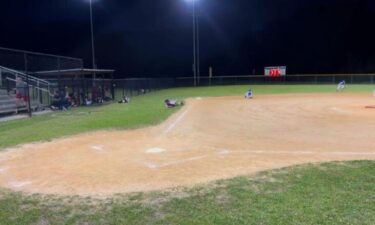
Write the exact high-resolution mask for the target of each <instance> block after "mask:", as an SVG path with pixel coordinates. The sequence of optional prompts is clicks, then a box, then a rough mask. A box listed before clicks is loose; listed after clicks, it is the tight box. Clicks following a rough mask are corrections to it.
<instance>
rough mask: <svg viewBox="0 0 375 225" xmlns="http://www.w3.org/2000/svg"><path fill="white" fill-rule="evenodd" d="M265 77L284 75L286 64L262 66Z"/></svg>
mask: <svg viewBox="0 0 375 225" xmlns="http://www.w3.org/2000/svg"><path fill="white" fill-rule="evenodd" d="M264 75H265V76H267V77H281V76H285V75H286V66H273V67H266V68H264Z"/></svg>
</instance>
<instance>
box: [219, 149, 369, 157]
mask: <svg viewBox="0 0 375 225" xmlns="http://www.w3.org/2000/svg"><path fill="white" fill-rule="evenodd" d="M231 153H247V154H266V155H267V154H282V155H317V154H318V155H344V156H345V155H353V156H354V155H370V156H375V152H314V151H265V150H238V151H231V150H227V149H222V150H219V152H218V154H220V155H228V154H231Z"/></svg>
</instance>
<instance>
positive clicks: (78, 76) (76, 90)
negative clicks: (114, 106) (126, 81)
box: [32, 68, 115, 105]
mask: <svg viewBox="0 0 375 225" xmlns="http://www.w3.org/2000/svg"><path fill="white" fill-rule="evenodd" d="M114 72H115V70H111V69H85V68H76V69H66V70H50V71H38V72H34V73H32V75H33V76H35V77H38V78H40V79H43V80H46V81H48V82H49V83H50V88H49V89H50V93H51V95H52V94H53V93H55V92H56V91H61V92H64V93H68V94H69V95H71V96H73V97H74V98H75V99H76V102H77V104H78V105H83V104H84V102H85V100H86V99H90V100H92V102H93V103H102V102H103V100H104V101H109V100H112V99H114V98H115V96H114V95H115V92H114V84H113V75H114Z"/></svg>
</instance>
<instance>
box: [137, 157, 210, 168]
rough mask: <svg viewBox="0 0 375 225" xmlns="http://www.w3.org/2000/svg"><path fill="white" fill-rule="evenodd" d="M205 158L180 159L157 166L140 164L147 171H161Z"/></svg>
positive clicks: (145, 163) (154, 164)
mask: <svg viewBox="0 0 375 225" xmlns="http://www.w3.org/2000/svg"><path fill="white" fill-rule="evenodd" d="M206 157H208V156H207V155H203V156H196V157H191V158H186V159H181V160H177V161H173V162H169V163H162V164H159V165H158V164H156V163H147V162H143V163H142V164H143V165H144V166H146V167H147V168H149V169H161V168H165V167H170V166H174V165H179V164H183V163H187V162H191V161H198V160H201V159H204V158H206Z"/></svg>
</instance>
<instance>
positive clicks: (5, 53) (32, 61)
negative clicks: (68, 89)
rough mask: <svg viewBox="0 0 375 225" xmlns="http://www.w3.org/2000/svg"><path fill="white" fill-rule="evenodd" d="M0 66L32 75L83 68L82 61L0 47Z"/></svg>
mask: <svg viewBox="0 0 375 225" xmlns="http://www.w3.org/2000/svg"><path fill="white" fill-rule="evenodd" d="M0 65H1V66H4V67H7V68H12V69H14V70H18V71H21V72H23V73H33V72H39V71H50V70H64V69H77V68H83V60H82V59H77V58H71V57H66V56H59V55H51V54H44V53H38V52H30V51H22V50H16V49H10V48H2V47H0Z"/></svg>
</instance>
